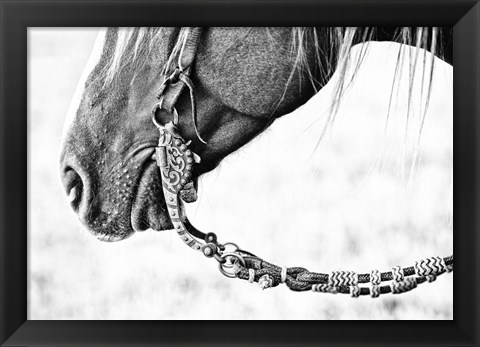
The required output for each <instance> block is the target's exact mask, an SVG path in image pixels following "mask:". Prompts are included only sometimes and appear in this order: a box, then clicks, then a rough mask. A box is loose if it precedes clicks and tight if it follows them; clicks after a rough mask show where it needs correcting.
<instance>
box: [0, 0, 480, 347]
mask: <svg viewBox="0 0 480 347" xmlns="http://www.w3.org/2000/svg"><path fill="white" fill-rule="evenodd" d="M0 23H1V37H0V39H1V41H0V52H1V71H0V76H1V84H0V90H1V95H0V103H1V105H0V106H1V108H0V111H1V117H0V136H1V157H0V163H1V171H0V207H1V208H0V247H1V253H0V254H1V264H0V265H1V282H0V284H1V296H0V304H1V306H0V311H1V316H0V322H1V323H0V343H1V344H2V346H26V345H28V346H46V345H48V346H69V345H76V346H79V345H81V346H93V345H102V346H108V345H112V346H113V345H114V346H130V345H141V346H160V345H208V346H212V345H222V346H225V345H235V346H239V345H275V346H286V345H292V346H300V345H347V346H353V345H382V346H384V345H435V346H445V345H455V346H457V345H461V346H476V345H478V344H479V341H480V339H479V333H478V326H480V324H479V312H480V310H479V300H478V296H479V295H478V292H479V274H480V269H479V263H480V262H479V256H480V247H479V225H478V217H477V213H478V211H479V204H478V199H479V195H478V183H479V180H478V179H479V175H478V173H479V171H478V170H479V169H478V167H479V165H478V164H479V136H478V132H479V129H480V128H479V116H480V112H479V111H480V109H479V96H480V76H479V66H480V63H479V62H480V4H479V3H478V2H477V1H472V0H457V1H446V0H415V1H410V0H406V1H401V0H395V1H378V0H357V1H352V0H349V1H344V0H337V1H332V0H325V1H320V0H317V1H309V0H297V1H294V0H288V1H275V2H273V1H267V0H257V1H250V0H249V1H247V0H245V1H237V0H233V1H232V0H231V1H216V0H210V1H207V0H200V1H191V0H189V1H155V2H153V1H145V0H144V1H134V0H119V1H78V0H76V1H55V0H36V1H23V0H0ZM186 25H188V26H238V25H240V26H244V25H245V26H247V25H248V26H270V25H272V26H296V25H302V26H305V25H314V26H319V25H322V26H337V25H338V26H345V25H349V26H377V25H378V26H400V25H402V26H405V25H408V26H453V27H454V89H453V91H454V195H453V199H454V231H455V233H454V254H455V273H454V319H453V321H418V322H414V321H348V322H347V321H278V322H277V321H263V322H252V321H242V322H238V321H195V322H193V321H28V320H27V257H28V254H27V228H28V223H27V212H28V211H27V201H28V196H27V170H28V165H27V157H28V153H27V28H28V27H36V26H38V27H45V26H49V27H56V26H68V27H72V26H89V27H92V26H186ZM294 295H295V294H294ZM312 300H321V298H319V297H315V298H312Z"/></svg>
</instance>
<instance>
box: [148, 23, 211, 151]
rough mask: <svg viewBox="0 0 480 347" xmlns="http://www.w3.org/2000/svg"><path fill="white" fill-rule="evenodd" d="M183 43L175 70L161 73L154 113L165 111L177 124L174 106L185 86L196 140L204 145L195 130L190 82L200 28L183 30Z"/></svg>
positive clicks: (192, 86) (195, 111)
mask: <svg viewBox="0 0 480 347" xmlns="http://www.w3.org/2000/svg"><path fill="white" fill-rule="evenodd" d="M183 30H185V32H184V35H185V36H184V41H183V43H182V47H181V49H180V52H179V53H178V58H177V59H178V61H177V66H176V68H175V69H174V70H173V71H172V70H171V69H170V70H168V68H166V71H163V83H162V85H161V87H160V90H159V92H158V95H157V98H158V99H159V100H160V101H159V103H158V104H156V105H155V109H154V112H157V111H160V112H161V111H162V110H163V111H166V112H168V113H170V114H172V115H173V124H174V125H177V124H178V113H177V111H176V109H175V104H176V103H177V101H178V98H179V97H180V95H181V94H182V92H183V90H184V88H185V86H186V87H188V90H189V93H190V101H191V115H192V122H193V126H194V129H195V133H196V135H197V138H198V139H199V140H200V141H201V142H202V143H204V144H206V143H207V142H206V141H205V140H203V139H202V137H201V136H200V133H199V132H198V128H197V105H196V98H195V87H194V85H193V83H192V81H191V80H190V77H189V76H190V74H191V71H192V64H193V61H194V60H195V56H196V53H197V47H198V42H199V41H200V36H201V33H202V28H201V27H189V28H184V29H183Z"/></svg>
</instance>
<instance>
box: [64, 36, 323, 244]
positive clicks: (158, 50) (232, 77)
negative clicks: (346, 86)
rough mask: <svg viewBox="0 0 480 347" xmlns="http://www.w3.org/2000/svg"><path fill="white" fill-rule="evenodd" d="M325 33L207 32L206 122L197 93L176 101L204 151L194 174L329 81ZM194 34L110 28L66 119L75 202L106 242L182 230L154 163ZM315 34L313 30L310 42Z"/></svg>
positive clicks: (199, 55)
mask: <svg viewBox="0 0 480 347" xmlns="http://www.w3.org/2000/svg"><path fill="white" fill-rule="evenodd" d="M315 33H316V32H315V31H298V30H297V29H289V28H270V29H268V28H249V29H248V30H246V29H245V28H239V29H235V28H209V29H208V30H204V31H203V32H202V36H201V38H200V40H201V42H200V44H199V45H198V49H197V51H196V55H195V60H194V62H193V65H192V66H191V75H190V78H191V80H192V81H193V84H194V85H195V89H196V100H197V105H196V106H197V107H196V108H197V119H196V123H197V124H198V129H197V125H196V124H194V120H193V119H192V118H191V117H189V116H188V115H189V114H190V112H191V103H190V99H189V95H188V92H183V93H182V94H181V95H180V97H179V99H178V101H177V102H176V104H175V109H176V111H177V112H178V114H179V117H178V129H179V131H180V133H181V136H182V137H183V138H184V139H185V140H186V141H191V144H190V147H189V148H191V150H192V151H193V152H195V153H196V154H198V155H199V156H200V157H201V162H200V163H199V164H197V165H195V166H194V169H193V172H192V176H193V178H194V181H195V179H196V178H198V177H199V176H200V175H202V174H203V173H206V172H208V171H210V170H212V169H214V168H215V167H216V166H217V165H218V164H219V162H220V161H221V160H222V159H223V158H225V157H226V156H227V155H228V154H230V153H232V152H233V151H235V150H236V149H238V148H240V147H241V146H243V145H244V144H246V143H247V142H249V141H250V140H252V139H253V138H254V137H255V136H257V135H258V134H260V133H261V132H262V131H263V130H265V129H266V128H267V127H268V126H269V125H270V124H271V123H272V122H273V121H274V120H275V119H276V118H278V117H280V116H282V115H284V114H286V113H289V112H291V111H293V110H294V109H296V108H297V107H299V106H300V105H302V104H303V103H305V102H306V101H307V100H308V99H309V98H310V97H311V96H312V95H313V94H314V93H315V91H316V89H318V88H320V87H321V86H322V82H321V81H322V79H321V75H322V71H321V66H322V64H319V61H320V63H321V62H322V61H323V60H325V61H326V60H328V59H331V58H332V57H328V55H325V56H319V55H318V54H315V52H319V51H322V50H325V51H326V50H328V47H327V46H325V47H321V44H320V43H319V41H318V40H316V36H315ZM185 35H188V32H187V31H186V30H185V29H180V28H157V29H138V28H137V29H115V28H114V29H108V30H107V32H106V35H105V39H104V44H103V47H102V50H101V54H100V55H99V59H98V61H97V62H96V64H95V66H94V68H93V70H92V71H91V73H90V74H89V76H88V78H87V79H86V81H85V84H84V85H83V93H82V95H81V98H80V99H79V100H80V101H79V105H78V108H77V109H76V110H75V112H74V113H73V114H72V115H70V117H69V121H68V122H67V123H66V126H65V136H64V140H63V145H62V150H61V158H60V170H61V177H62V182H63V185H64V187H65V190H66V192H67V195H68V198H69V201H70V203H71V206H72V208H73V209H74V211H75V212H76V213H77V214H78V216H79V218H80V220H81V221H82V223H83V224H84V225H85V226H86V228H87V229H88V230H90V231H91V232H92V233H93V234H94V235H95V236H96V237H97V238H98V239H100V240H104V241H115V240H121V239H124V238H126V237H128V236H130V235H131V234H133V233H134V232H135V231H143V230H146V229H149V228H152V229H154V230H164V229H171V228H172V224H171V221H170V218H169V216H168V215H167V209H166V204H165V199H164V198H163V193H162V187H161V181H160V177H159V176H160V175H159V172H158V168H157V165H156V163H155V162H154V161H152V160H151V158H152V155H153V154H154V151H155V147H156V145H157V143H158V130H157V129H156V128H155V126H154V125H153V124H152V120H151V113H152V106H153V105H154V104H155V103H156V102H158V100H157V98H156V96H157V92H158V90H159V88H160V87H161V85H162V82H163V77H162V76H163V75H164V72H165V70H166V69H167V70H168V68H169V67H170V66H171V65H172V64H173V63H174V62H172V59H171V56H172V52H176V51H178V50H179V49H181V42H182V40H183V39H184V37H185ZM307 35H313V36H312V37H310V38H309V39H308V40H307V39H304V36H307ZM327 41H328V40H325V42H327ZM309 43H311V44H309ZM325 45H326V44H325ZM312 82H313V83H312ZM170 116H171V115H169V114H162V115H160V116H159V117H160V118H162V117H163V119H160V121H162V122H163V123H167V122H169V121H170V119H169V117H170ZM196 130H198V134H199V135H201V138H202V139H204V140H205V142H206V143H203V142H202V141H201V140H200V138H199V136H197V132H196Z"/></svg>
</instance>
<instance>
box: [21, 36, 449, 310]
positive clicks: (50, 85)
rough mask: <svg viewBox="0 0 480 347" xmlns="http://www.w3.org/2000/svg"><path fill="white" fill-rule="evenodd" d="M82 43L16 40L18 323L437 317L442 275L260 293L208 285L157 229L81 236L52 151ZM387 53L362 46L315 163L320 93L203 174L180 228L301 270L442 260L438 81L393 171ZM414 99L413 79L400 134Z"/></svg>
mask: <svg viewBox="0 0 480 347" xmlns="http://www.w3.org/2000/svg"><path fill="white" fill-rule="evenodd" d="M95 34H96V32H95V31H94V30H65V29H40V30H38V29H34V30H30V31H29V54H30V55H29V57H30V60H29V125H28V126H29V163H28V165H29V181H28V193H29V221H28V222H29V234H28V237H29V267H30V269H29V273H30V276H29V281H28V283H29V319H452V317H453V295H452V293H453V288H452V287H453V286H452V282H453V276H452V275H451V274H450V275H444V276H441V277H439V278H438V279H437V281H436V282H434V283H432V284H423V285H421V286H420V287H419V288H418V289H416V290H415V291H413V292H410V293H407V294H403V295H401V296H393V295H386V296H384V297H380V298H379V299H376V300H372V299H369V298H361V299H355V300H354V299H350V298H349V297H347V296H342V295H335V296H334V295H327V294H316V293H294V292H290V291H289V290H288V289H286V288H283V287H278V288H275V289H270V290H265V291H262V290H260V289H259V288H258V287H257V286H255V285H251V284H249V283H248V282H246V281H240V280H231V279H228V278H225V277H223V276H222V275H220V273H219V272H218V270H217V268H216V264H215V261H212V260H211V259H206V258H205V257H202V256H201V255H200V254H198V253H196V252H193V251H191V250H190V249H189V248H187V247H185V246H184V244H183V243H182V242H181V241H179V240H178V239H177V236H176V235H175V233H173V232H170V231H164V232H160V233H156V232H145V233H142V234H138V235H135V236H133V237H132V238H130V239H128V240H126V241H123V242H119V243H102V242H99V241H97V240H96V239H94V238H93V237H91V236H90V235H88V233H87V232H86V231H85V230H83V228H82V227H81V225H80V223H79V222H78V221H77V218H76V216H75V215H74V213H73V212H72V211H70V208H69V206H68V204H67V202H66V200H65V198H64V193H63V192H62V188H61V186H60V183H59V179H58V173H57V171H58V169H57V167H58V164H57V161H58V159H57V155H58V151H59V144H60V139H61V129H62V126H63V121H64V117H65V114H66V110H67V107H68V103H69V101H70V98H71V96H72V95H73V91H74V89H75V86H76V82H77V81H78V79H79V77H80V74H81V72H82V69H83V66H84V65H85V63H86V60H87V58H88V54H89V50H90V49H91V46H92V44H93V40H94V38H95ZM395 57H396V49H395V46H394V45H391V44H375V45H372V46H371V49H370V53H369V55H368V57H367V58H366V60H365V62H364V65H363V67H362V69H361V71H360V72H359V74H358V76H357V78H356V80H355V83H354V85H352V88H351V89H350V90H349V91H348V92H347V93H346V95H345V99H344V102H343V104H342V107H341V109H340V111H339V113H338V115H337V119H336V121H335V124H334V127H333V129H332V130H331V131H330V132H328V133H327V136H326V137H325V139H324V141H322V143H321V144H320V145H319V147H318V148H317V149H316V150H315V151H314V148H315V146H316V144H317V141H318V138H319V134H320V132H321V129H322V126H323V122H324V120H325V118H326V116H327V113H326V112H325V110H326V108H327V106H328V104H329V102H330V100H331V97H330V95H331V94H330V91H331V86H328V87H327V88H326V90H325V91H324V92H322V93H320V94H318V95H317V96H315V97H314V98H313V99H312V100H311V101H310V102H309V103H308V104H307V105H305V106H304V107H302V108H301V109H300V110H299V111H297V112H295V113H293V114H290V115H287V116H285V117H283V118H282V119H280V120H278V121H277V122H276V123H274V125H273V126H272V127H271V128H270V129H269V130H267V131H266V132H265V134H263V135H261V136H260V137H259V138H258V139H256V140H254V141H253V142H252V143H251V144H249V145H247V146H246V147H245V148H243V149H241V150H240V151H239V152H237V153H235V154H233V155H232V156H231V157H229V158H227V159H226V160H225V161H224V162H223V163H222V164H221V166H220V168H219V169H218V170H215V171H214V172H212V173H210V174H208V175H206V176H205V177H203V178H202V179H201V192H200V198H199V201H198V202H197V203H195V204H192V205H189V206H187V213H188V215H189V216H190V219H191V220H193V222H194V224H195V225H197V226H198V227H199V228H200V229H202V230H205V231H213V232H216V233H217V235H218V236H219V238H220V241H227V240H228V241H234V242H236V243H238V244H239V245H240V246H241V247H243V248H245V249H247V250H249V251H251V252H253V253H255V254H257V255H260V256H262V257H264V258H265V259H266V260H269V261H272V262H275V263H277V264H280V265H288V266H304V267H306V268H308V269H310V270H312V271H322V272H328V271H331V270H339V269H342V270H354V271H358V272H366V271H369V270H371V269H374V268H377V269H380V270H387V269H389V268H390V267H391V266H394V265H403V266H406V265H411V264H412V263H413V262H414V261H415V260H416V259H419V258H423V257H425V256H432V255H440V256H445V255H449V254H451V252H452V249H453V247H452V245H453V241H452V240H453V237H452V227H451V210H452V197H451V180H452V138H453V136H452V114H453V112H452V69H451V68H450V67H447V66H446V65H445V64H443V63H441V62H437V70H436V73H435V78H434V86H433V91H432V97H431V101H430V108H429V111H428V114H427V118H426V121H425V126H424V132H423V135H422V137H421V143H420V144H421V146H420V152H419V166H418V168H417V170H416V171H415V172H414V174H413V175H412V176H409V175H402V173H401V169H400V168H401V165H400V163H401V162H402V160H401V157H402V149H403V148H406V149H407V153H411V151H410V149H411V147H412V146H413V144H414V141H413V140H412V139H411V137H414V136H409V138H408V139H407V141H406V142H405V141H404V129H405V119H406V108H405V104H406V100H407V91H406V80H407V79H408V78H406V76H408V71H407V70H405V71H404V73H403V77H402V82H401V87H400V90H399V92H398V98H397V99H396V100H397V101H396V104H397V105H395V103H394V106H397V107H394V109H393V110H392V112H391V114H390V121H389V123H388V126H387V130H386V131H385V130H384V129H385V119H386V114H387V106H388V98H389V95H390V89H391V82H392V75H393V71H394V59H395ZM417 82H419V81H417ZM419 94H420V88H419V84H418V83H417V84H416V87H415V89H414V95H415V97H414V100H413V101H414V105H415V107H414V108H413V114H411V117H410V119H411V120H410V131H409V134H410V135H412V134H415V131H416V129H418V126H417V125H418V119H419V113H420V110H419V107H418V104H419V102H418V99H419ZM404 143H406V145H404ZM378 158H380V160H377V159H378ZM407 159H408V156H407ZM406 162H407V164H408V162H409V161H408V160H407V161H406ZM377 164H378V165H377ZM407 179H409V181H408V182H405V181H406V180H407ZM402 182H403V183H402Z"/></svg>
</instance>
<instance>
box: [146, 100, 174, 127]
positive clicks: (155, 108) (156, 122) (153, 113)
mask: <svg viewBox="0 0 480 347" xmlns="http://www.w3.org/2000/svg"><path fill="white" fill-rule="evenodd" d="M162 103H163V98H162V99H160V101H159V102H158V103H157V104H155V106H154V107H153V110H152V122H153V124H155V126H156V127H157V128H158V129H164V128H165V124H163V125H162V124H160V123H159V122H158V121H157V117H155V115H156V113H157V110H162V109H163V110H165V109H164V108H162ZM165 111H167V112H169V111H168V110H165ZM169 113H171V114H173V124H174V125H177V124H178V112H177V109H176V108H175V107H172V111H171V112H169Z"/></svg>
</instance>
